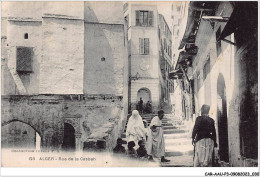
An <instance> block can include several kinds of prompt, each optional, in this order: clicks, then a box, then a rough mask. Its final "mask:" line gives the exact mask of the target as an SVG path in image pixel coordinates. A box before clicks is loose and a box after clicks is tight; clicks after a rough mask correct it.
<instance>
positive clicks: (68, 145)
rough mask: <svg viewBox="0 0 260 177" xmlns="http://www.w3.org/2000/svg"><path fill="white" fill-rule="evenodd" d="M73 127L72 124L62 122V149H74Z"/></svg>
mask: <svg viewBox="0 0 260 177" xmlns="http://www.w3.org/2000/svg"><path fill="white" fill-rule="evenodd" d="M75 148H76V145H75V129H74V128H73V126H72V125H70V124H68V123H64V137H63V143H62V150H64V151H75Z"/></svg>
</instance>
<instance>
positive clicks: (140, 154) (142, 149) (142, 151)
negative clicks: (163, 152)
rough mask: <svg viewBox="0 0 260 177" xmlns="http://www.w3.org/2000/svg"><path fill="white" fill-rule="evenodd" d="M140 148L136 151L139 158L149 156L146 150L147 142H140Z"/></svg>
mask: <svg viewBox="0 0 260 177" xmlns="http://www.w3.org/2000/svg"><path fill="white" fill-rule="evenodd" d="M138 145H139V148H138V149H137V150H136V152H137V155H138V157H145V156H147V151H146V149H145V142H144V141H143V140H140V141H138Z"/></svg>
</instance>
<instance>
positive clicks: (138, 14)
mask: <svg viewBox="0 0 260 177" xmlns="http://www.w3.org/2000/svg"><path fill="white" fill-rule="evenodd" d="M135 18H136V26H140V22H139V18H140V11H138V10H137V11H135Z"/></svg>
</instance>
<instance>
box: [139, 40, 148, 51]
mask: <svg viewBox="0 0 260 177" xmlns="http://www.w3.org/2000/svg"><path fill="white" fill-rule="evenodd" d="M149 48H150V44H149V38H139V52H140V54H142V55H148V54H149Z"/></svg>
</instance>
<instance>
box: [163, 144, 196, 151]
mask: <svg viewBox="0 0 260 177" xmlns="http://www.w3.org/2000/svg"><path fill="white" fill-rule="evenodd" d="M193 150H194V146H193V145H192V144H188V145H179V146H175V145H170V146H166V147H165V152H189V151H193Z"/></svg>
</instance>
